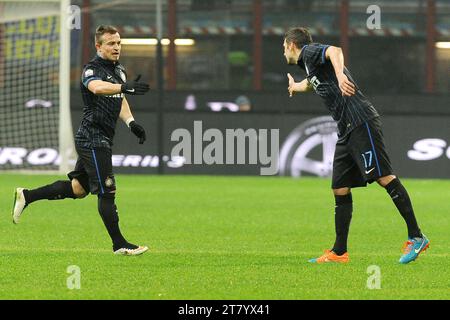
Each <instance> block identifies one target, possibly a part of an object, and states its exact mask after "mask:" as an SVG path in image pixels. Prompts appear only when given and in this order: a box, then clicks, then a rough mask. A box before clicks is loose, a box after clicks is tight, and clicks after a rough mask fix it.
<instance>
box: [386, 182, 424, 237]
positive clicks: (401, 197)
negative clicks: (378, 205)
mask: <svg viewBox="0 0 450 320" xmlns="http://www.w3.org/2000/svg"><path fill="white" fill-rule="evenodd" d="M386 191H387V192H388V193H389V195H390V196H391V198H392V201H394V203H395V206H396V207H397V209H398V211H399V212H400V214H401V215H402V217H403V219H405V222H406V225H407V227H408V237H409V238H416V237H419V238H421V237H422V233H421V232H420V229H419V226H418V225H417V221H416V217H415V215H414V210H413V207H412V204H411V200H410V199H409V195H408V192H407V191H406V189H405V187H404V186H403V185H402V183H401V182H400V180H399V179H398V178H395V179H394V180H392V181H391V182H389V183H388V185H387V186H386Z"/></svg>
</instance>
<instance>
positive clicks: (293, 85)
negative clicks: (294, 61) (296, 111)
mask: <svg viewBox="0 0 450 320" xmlns="http://www.w3.org/2000/svg"><path fill="white" fill-rule="evenodd" d="M287 77H288V81H289V86H288V91H289V97H292V96H293V95H294V94H295V93H296V92H309V91H311V90H312V86H311V84H310V83H309V81H308V79H304V80H302V81H300V82H295V80H294V78H293V77H292V76H291V74H290V73H288V74H287Z"/></svg>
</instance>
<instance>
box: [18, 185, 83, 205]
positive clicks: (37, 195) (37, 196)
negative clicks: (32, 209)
mask: <svg viewBox="0 0 450 320" xmlns="http://www.w3.org/2000/svg"><path fill="white" fill-rule="evenodd" d="M23 195H24V196H25V201H26V204H27V205H28V204H30V203H32V202H34V201H37V200H42V199H47V200H60V199H65V198H72V199H75V198H76V197H75V195H74V193H73V190H72V182H71V181H61V180H60V181H56V182H53V183H52V184H49V185H46V186H43V187H40V188H37V189H33V190H23Z"/></svg>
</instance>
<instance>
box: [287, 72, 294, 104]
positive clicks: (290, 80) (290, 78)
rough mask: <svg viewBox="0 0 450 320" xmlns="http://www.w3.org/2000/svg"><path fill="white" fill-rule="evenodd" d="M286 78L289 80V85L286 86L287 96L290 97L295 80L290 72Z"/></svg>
mask: <svg viewBox="0 0 450 320" xmlns="http://www.w3.org/2000/svg"><path fill="white" fill-rule="evenodd" d="M287 77H288V80H289V86H288V92H289V98H291V97H292V95H293V94H294V92H295V91H294V84H295V80H294V78H293V77H292V76H291V74H290V73H288V74H287Z"/></svg>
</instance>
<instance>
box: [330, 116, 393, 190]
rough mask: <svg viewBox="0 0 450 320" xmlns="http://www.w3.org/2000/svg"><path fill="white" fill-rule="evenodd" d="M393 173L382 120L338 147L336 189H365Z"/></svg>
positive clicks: (359, 129)
mask: <svg viewBox="0 0 450 320" xmlns="http://www.w3.org/2000/svg"><path fill="white" fill-rule="evenodd" d="M391 174H392V167H391V162H390V160H389V156H388V154H387V152H386V147H385V145H384V139H383V132H382V130H381V121H380V118H379V117H377V118H374V119H372V120H370V121H368V122H365V123H364V124H362V125H360V126H359V127H357V128H355V129H353V131H352V132H350V133H349V135H348V136H347V137H346V138H345V139H344V140H343V141H341V140H339V141H338V142H337V144H336V151H335V153H334V162H333V180H332V188H333V189H339V188H346V187H347V188H355V187H365V186H366V185H367V183H372V182H374V181H376V180H378V179H379V178H381V177H384V176H388V175H391Z"/></svg>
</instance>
